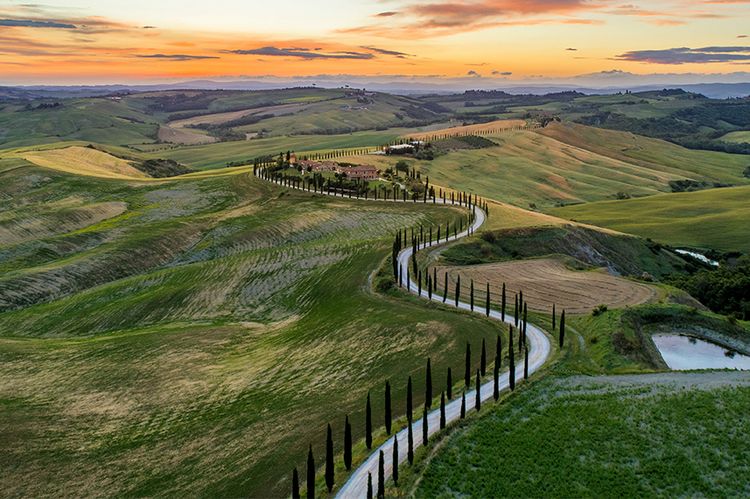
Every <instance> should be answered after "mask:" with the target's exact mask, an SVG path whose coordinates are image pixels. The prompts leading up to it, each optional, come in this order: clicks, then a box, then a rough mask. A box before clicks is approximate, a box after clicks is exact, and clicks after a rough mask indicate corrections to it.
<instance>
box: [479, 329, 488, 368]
mask: <svg viewBox="0 0 750 499" xmlns="http://www.w3.org/2000/svg"><path fill="white" fill-rule="evenodd" d="M479 369H480V370H481V371H482V376H484V375H485V374H486V373H487V346H486V345H485V341H484V338H482V356H481V357H480V358H479Z"/></svg>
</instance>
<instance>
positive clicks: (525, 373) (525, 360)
mask: <svg viewBox="0 0 750 499" xmlns="http://www.w3.org/2000/svg"><path fill="white" fill-rule="evenodd" d="M523 379H524V380H527V379H529V349H528V347H524V348H523Z"/></svg>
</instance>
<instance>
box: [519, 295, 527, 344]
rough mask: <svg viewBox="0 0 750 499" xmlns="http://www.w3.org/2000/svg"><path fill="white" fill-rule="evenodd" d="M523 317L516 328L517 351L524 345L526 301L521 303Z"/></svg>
mask: <svg viewBox="0 0 750 499" xmlns="http://www.w3.org/2000/svg"><path fill="white" fill-rule="evenodd" d="M523 310H524V312H522V313H523V318H522V320H521V323H520V328H519V329H518V353H519V354H520V353H521V352H523V347H524V345H526V312H525V310H526V303H524V304H523Z"/></svg>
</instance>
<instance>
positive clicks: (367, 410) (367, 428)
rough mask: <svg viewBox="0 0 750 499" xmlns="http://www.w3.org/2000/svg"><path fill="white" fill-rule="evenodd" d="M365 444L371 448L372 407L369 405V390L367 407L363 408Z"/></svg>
mask: <svg viewBox="0 0 750 499" xmlns="http://www.w3.org/2000/svg"><path fill="white" fill-rule="evenodd" d="M365 444H366V445H367V448H368V449H372V407H371V406H370V392H367V407H366V408H365Z"/></svg>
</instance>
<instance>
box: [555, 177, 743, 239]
mask: <svg viewBox="0 0 750 499" xmlns="http://www.w3.org/2000/svg"><path fill="white" fill-rule="evenodd" d="M748 200H750V187H747V186H746V187H732V188H724V189H710V190H707V191H700V192H686V193H676V194H664V195H659V196H652V197H648V198H643V199H628V200H623V201H604V202H599V203H588V204H582V205H578V206H568V207H564V208H558V209H554V210H550V212H551V213H552V214H554V215H557V216H560V217H563V218H568V219H572V220H577V221H580V222H586V223H591V224H594V225H599V226H602V227H608V228H611V229H616V230H619V231H622V232H628V233H631V234H637V235H639V236H642V237H650V238H652V239H654V240H656V241H660V242H664V243H669V244H672V245H675V246H689V247H692V248H698V249H717V250H722V251H742V252H745V253H747V252H750V225H749V224H748V223H747V220H748V217H750V205H749V204H748Z"/></svg>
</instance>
